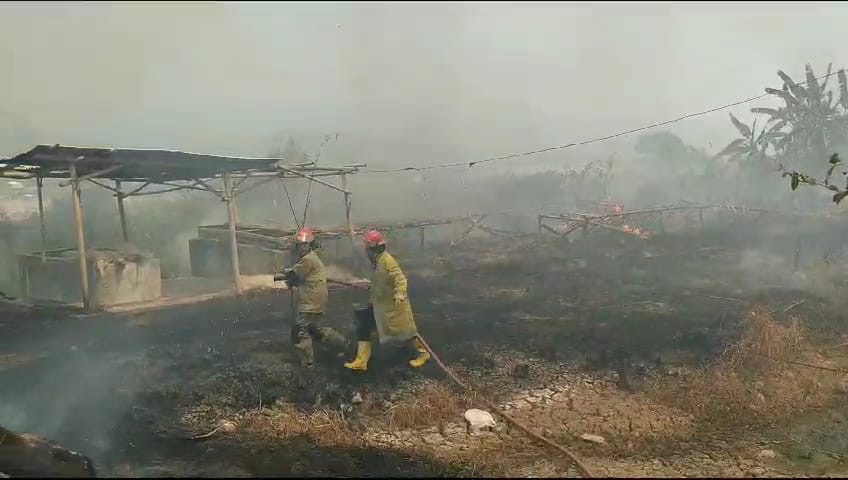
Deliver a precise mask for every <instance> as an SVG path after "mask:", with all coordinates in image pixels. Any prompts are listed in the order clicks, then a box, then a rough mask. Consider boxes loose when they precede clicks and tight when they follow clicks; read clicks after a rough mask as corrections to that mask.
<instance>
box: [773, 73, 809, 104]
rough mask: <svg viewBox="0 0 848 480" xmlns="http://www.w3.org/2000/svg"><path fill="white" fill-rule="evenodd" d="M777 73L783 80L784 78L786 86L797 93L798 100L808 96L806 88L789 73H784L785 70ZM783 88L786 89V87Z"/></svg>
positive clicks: (793, 93) (794, 93)
mask: <svg viewBox="0 0 848 480" xmlns="http://www.w3.org/2000/svg"><path fill="white" fill-rule="evenodd" d="M777 75H778V76H779V77H780V78H781V80H783V85H784V87H786V86H788V87H789V89H790V90H791V91H792V95H795V97H796V98H797V99H798V100H802V99H803V98H804V97H806V96H807V92H806V91H805V90H804V87H802V86H800V85H798V84H797V83H795V81H794V80H792V78H791V77H790V76H789V75H787V74H786V73H784V72H783V70H778V71H777ZM783 90H784V91H786V88H784V89H783Z"/></svg>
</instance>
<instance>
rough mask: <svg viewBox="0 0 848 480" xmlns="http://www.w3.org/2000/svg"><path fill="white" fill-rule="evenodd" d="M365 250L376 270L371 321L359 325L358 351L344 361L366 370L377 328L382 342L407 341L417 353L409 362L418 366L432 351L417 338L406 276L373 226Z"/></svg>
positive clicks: (367, 315) (424, 361)
mask: <svg viewBox="0 0 848 480" xmlns="http://www.w3.org/2000/svg"><path fill="white" fill-rule="evenodd" d="M365 251H366V252H367V254H368V258H369V259H370V260H371V264H372V266H373V267H374V272H373V273H372V274H371V287H370V290H371V292H370V294H371V295H370V296H371V305H370V308H369V310H371V311H373V315H372V314H370V312H368V313H367V314H366V315H363V317H365V318H367V319H369V320H370V321H372V322H373V323H372V324H370V325H369V324H365V323H364V322H363V320H361V319H360V320H359V322H358V325H357V341H358V342H357V352H356V359H355V360H354V361H353V362H350V363H345V367H347V368H349V369H351V370H360V371H365V370H367V369H368V360H369V359H370V357H371V340H370V337H371V334H372V333H373V332H375V331H376V333H377V336H378V338H379V341H380V344H381V345H383V344H392V343H395V344H397V343H405V344H407V345H408V346H409V347H410V348H411V349H412V350H413V351H414V352H415V355H416V357H415V358H414V359H412V360H410V361H409V365H410V366H412V367H414V368H418V367H421V366H423V365H424V364H425V363H427V361H428V360H429V359H430V354H429V353H428V352H427V349H426V348H424V345H423V344H422V343H421V342H420V341H419V340H418V330H417V328H416V327H415V319H414V318H413V316H412V305H411V304H410V303H409V297H408V296H407V282H406V276H405V275H404V274H403V271H402V270H401V269H400V265H399V264H398V262H397V260H395V258H394V257H393V256H391V255H390V254H389V252H387V251H386V241H385V240H384V239H383V236H382V235H381V234H380V232H378V231H376V230H372V231H370V232H368V233H366V234H365Z"/></svg>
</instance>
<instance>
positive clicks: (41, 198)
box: [35, 175, 47, 263]
mask: <svg viewBox="0 0 848 480" xmlns="http://www.w3.org/2000/svg"><path fill="white" fill-rule="evenodd" d="M35 186H36V189H37V191H38V220H39V222H40V223H41V262H42V263H43V262H46V261H47V226H46V225H45V224H44V194H43V190H44V179H43V178H41V175H39V176H37V177H36V178H35Z"/></svg>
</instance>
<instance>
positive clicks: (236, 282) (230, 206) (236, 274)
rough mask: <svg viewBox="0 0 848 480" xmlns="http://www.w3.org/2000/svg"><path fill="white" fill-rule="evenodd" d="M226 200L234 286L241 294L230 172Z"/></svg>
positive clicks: (226, 185) (226, 183)
mask: <svg viewBox="0 0 848 480" xmlns="http://www.w3.org/2000/svg"><path fill="white" fill-rule="evenodd" d="M224 202H226V204H227V222H228V223H229V227H230V260H231V262H232V266H233V287H234V288H235V292H236V294H241V290H242V289H241V270H240V268H239V256H238V240H237V239H236V207H235V204H234V203H233V190H232V182H231V178H230V173H229V172H227V173H224Z"/></svg>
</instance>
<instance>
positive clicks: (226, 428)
mask: <svg viewBox="0 0 848 480" xmlns="http://www.w3.org/2000/svg"><path fill="white" fill-rule="evenodd" d="M218 430H220V431H221V432H224V433H233V432H235V431H236V424H235V423H233V422H230V421H228V420H224V421H223V422H221V424H220V425H218Z"/></svg>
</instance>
